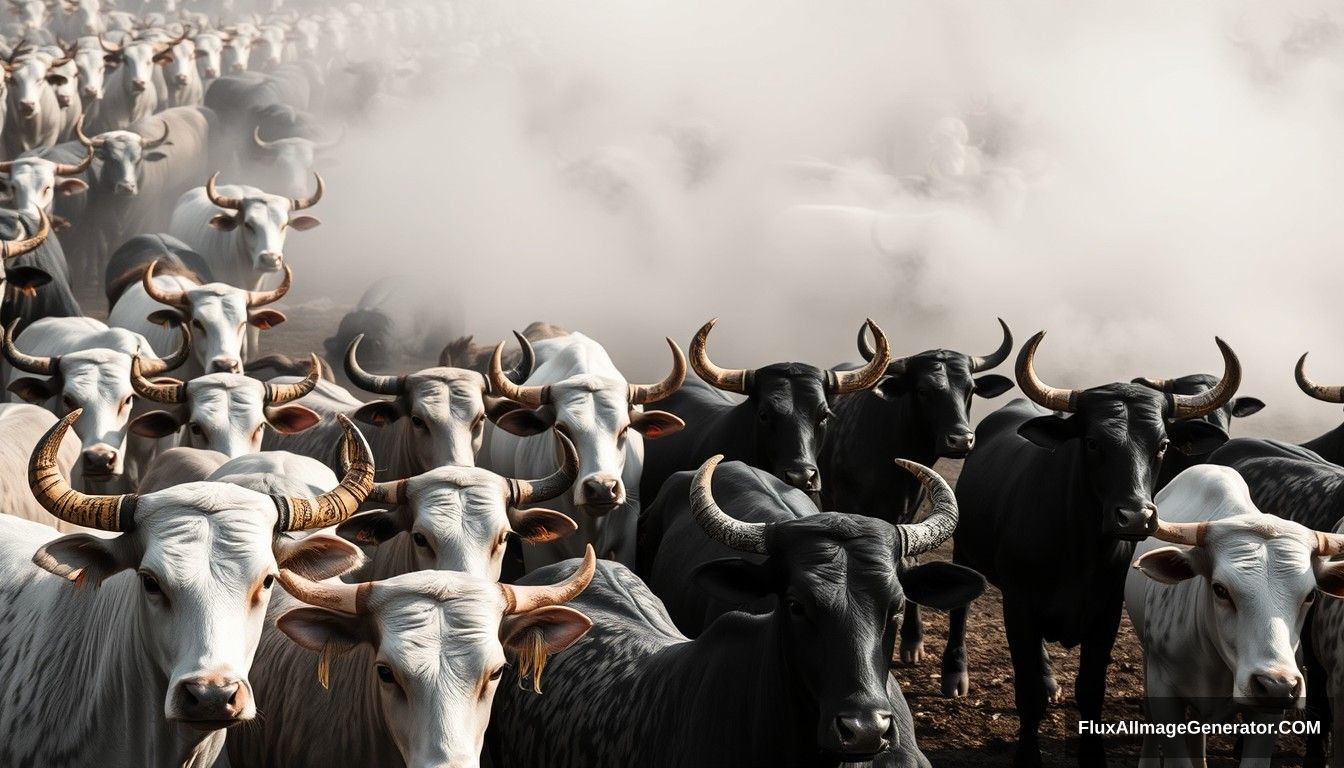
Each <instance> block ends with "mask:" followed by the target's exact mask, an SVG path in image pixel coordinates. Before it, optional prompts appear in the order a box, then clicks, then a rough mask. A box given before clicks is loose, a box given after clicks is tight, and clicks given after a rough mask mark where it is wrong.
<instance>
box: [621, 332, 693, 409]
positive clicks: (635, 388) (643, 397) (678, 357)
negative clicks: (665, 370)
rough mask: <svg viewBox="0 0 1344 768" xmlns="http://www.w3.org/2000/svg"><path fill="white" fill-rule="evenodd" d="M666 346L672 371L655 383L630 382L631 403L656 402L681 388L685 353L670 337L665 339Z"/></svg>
mask: <svg viewBox="0 0 1344 768" xmlns="http://www.w3.org/2000/svg"><path fill="white" fill-rule="evenodd" d="M667 346H669V347H671V348H672V372H671V373H669V374H668V375H667V378H665V379H663V380H662V381H660V382H658V383H657V384H631V385H630V404H631V405H644V404H646V403H656V402H658V401H659V400H662V399H663V398H665V397H667V396H669V395H671V394H672V393H673V392H676V391H677V390H678V389H681V384H682V382H684V381H686V355H684V354H682V352H681V347H678V346H677V342H675V341H673V340H672V339H671V338H668V339H667Z"/></svg>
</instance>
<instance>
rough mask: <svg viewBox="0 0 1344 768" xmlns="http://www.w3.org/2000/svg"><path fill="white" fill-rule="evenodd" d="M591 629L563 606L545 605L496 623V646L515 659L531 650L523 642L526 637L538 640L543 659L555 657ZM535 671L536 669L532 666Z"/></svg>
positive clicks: (579, 615)
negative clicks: (533, 636) (497, 636)
mask: <svg viewBox="0 0 1344 768" xmlns="http://www.w3.org/2000/svg"><path fill="white" fill-rule="evenodd" d="M592 628H593V622H592V619H589V618H588V617H587V616H584V615H583V614H582V613H579V612H578V611H576V610H574V609H573V608H568V607H566V606H563V605H548V606H546V607H544V608H538V609H536V610H534V611H528V612H527V613H525V614H523V615H522V616H510V617H508V618H506V619H504V621H502V622H500V626H499V637H500V645H503V646H504V652H505V653H506V654H508V655H510V656H513V657H515V658H516V657H517V656H518V654H520V653H527V652H530V651H533V650H535V647H534V646H531V644H530V643H528V642H526V641H527V638H528V636H529V635H532V634H533V633H537V634H539V635H540V636H541V650H543V651H544V652H545V653H546V655H547V656H549V655H551V654H552V653H559V652H560V651H563V650H565V649H566V648H568V647H569V646H571V645H573V644H574V643H576V642H578V641H579V638H581V637H583V636H584V635H586V634H588V630H590V629H592ZM532 668H533V669H537V668H538V667H537V665H535V664H534V665H533V666H532Z"/></svg>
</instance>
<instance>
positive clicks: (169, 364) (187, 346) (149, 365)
mask: <svg viewBox="0 0 1344 768" xmlns="http://www.w3.org/2000/svg"><path fill="white" fill-rule="evenodd" d="M177 328H178V331H179V332H180V333H181V334H182V343H181V344H178V345H177V349H176V350H174V351H173V354H171V355H169V356H168V357H164V358H160V359H150V360H145V361H144V362H142V363H141V364H140V370H141V371H143V372H144V374H145V375H146V376H159V375H161V374H164V373H167V372H168V371H171V370H173V369H174V368H178V367H180V366H181V365H182V364H183V363H185V362H187V358H189V357H191V326H190V325H188V324H187V323H182V324H181V325H179V326H177Z"/></svg>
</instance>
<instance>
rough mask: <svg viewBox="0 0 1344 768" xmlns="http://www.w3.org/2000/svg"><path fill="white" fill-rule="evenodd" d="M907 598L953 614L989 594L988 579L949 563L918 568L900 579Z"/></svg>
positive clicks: (919, 566) (912, 569)
mask: <svg viewBox="0 0 1344 768" xmlns="http://www.w3.org/2000/svg"><path fill="white" fill-rule="evenodd" d="M900 580H901V588H902V589H904V590H905V596H906V597H907V598H908V599H910V600H913V601H914V602H916V603H919V604H920V605H923V606H927V607H929V608H933V609H936V610H939V611H950V610H952V609H953V608H960V607H962V606H963V605H967V604H969V603H970V602H971V601H972V600H974V599H975V598H977V597H979V596H980V595H981V593H983V592H984V591H985V577H984V576H981V575H980V574H979V573H977V572H975V571H973V570H971V569H970V568H967V567H965V566H961V565H956V564H955V563H948V562H939V561H936V562H932V563H925V564H923V565H917V566H915V567H914V568H911V569H909V570H907V571H905V572H904V573H902V574H901V575H900Z"/></svg>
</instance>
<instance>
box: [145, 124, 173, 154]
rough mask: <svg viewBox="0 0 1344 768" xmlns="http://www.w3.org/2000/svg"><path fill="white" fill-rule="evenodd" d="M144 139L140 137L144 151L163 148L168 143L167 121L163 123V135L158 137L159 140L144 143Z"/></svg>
mask: <svg viewBox="0 0 1344 768" xmlns="http://www.w3.org/2000/svg"><path fill="white" fill-rule="evenodd" d="M144 138H145V137H143V136H142V137H140V140H141V141H142V142H144V145H145V149H154V148H156V147H161V146H163V145H164V144H165V143H167V141H168V121H167V120H164V121H163V135H161V136H159V138H157V139H154V140H152V141H144Z"/></svg>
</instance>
